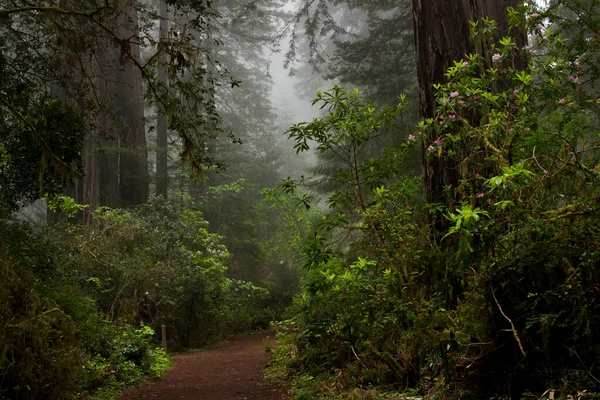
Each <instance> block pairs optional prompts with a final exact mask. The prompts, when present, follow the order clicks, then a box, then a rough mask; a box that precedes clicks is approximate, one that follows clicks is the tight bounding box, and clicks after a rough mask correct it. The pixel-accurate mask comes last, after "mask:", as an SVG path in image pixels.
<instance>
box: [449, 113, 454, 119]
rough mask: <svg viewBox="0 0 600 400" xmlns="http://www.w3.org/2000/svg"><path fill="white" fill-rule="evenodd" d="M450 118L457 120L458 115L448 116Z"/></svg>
mask: <svg viewBox="0 0 600 400" xmlns="http://www.w3.org/2000/svg"><path fill="white" fill-rule="evenodd" d="M448 118H450V119H456V115H454V114H450V115H448Z"/></svg>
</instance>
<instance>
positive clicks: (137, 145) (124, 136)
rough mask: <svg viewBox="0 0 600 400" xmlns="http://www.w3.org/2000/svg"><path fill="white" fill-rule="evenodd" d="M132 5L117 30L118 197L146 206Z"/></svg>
mask: <svg viewBox="0 0 600 400" xmlns="http://www.w3.org/2000/svg"><path fill="white" fill-rule="evenodd" d="M133 3H134V0H131V1H130V2H129V3H128V4H127V5H126V7H125V8H124V9H123V21H122V22H121V24H120V26H119V28H118V30H117V34H118V36H119V38H120V40H121V43H120V53H121V54H120V57H119V58H118V60H119V65H118V70H117V74H116V96H115V105H116V107H117V117H118V118H119V119H120V121H118V122H120V125H121V128H122V129H121V131H120V141H121V154H120V171H119V178H120V179H119V196H120V200H121V205H123V206H132V205H136V204H141V203H144V202H146V201H147V200H148V195H149V186H148V184H149V176H148V150H147V146H146V131H145V125H144V98H143V95H144V93H143V85H142V75H141V71H140V70H139V68H138V67H137V66H136V65H134V63H135V62H137V63H139V62H140V46H139V44H137V43H136V42H137V36H138V33H137V32H138V20H137V11H136V10H135V7H134V4H133ZM129 55H130V56H129ZM132 59H133V60H132Z"/></svg>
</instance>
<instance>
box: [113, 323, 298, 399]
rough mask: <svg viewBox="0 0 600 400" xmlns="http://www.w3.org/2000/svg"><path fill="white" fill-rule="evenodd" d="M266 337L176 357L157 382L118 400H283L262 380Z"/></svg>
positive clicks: (281, 393) (276, 389)
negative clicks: (171, 365)
mask: <svg viewBox="0 0 600 400" xmlns="http://www.w3.org/2000/svg"><path fill="white" fill-rule="evenodd" d="M267 336H268V334H266V333H260V334H255V335H252V336H245V337H240V338H236V339H232V340H231V341H229V342H227V343H225V344H223V345H222V346H219V347H218V348H216V349H214V350H206V351H198V352H194V353H187V354H179V355H176V356H174V357H173V361H174V364H173V367H172V368H171V369H170V370H169V371H168V372H167V373H166V374H165V375H164V376H163V377H162V378H160V379H159V380H157V381H155V382H152V383H149V384H146V385H142V386H140V387H138V388H135V389H130V390H128V391H126V392H125V393H124V394H123V396H122V397H121V400H138V399H153V400H178V399H190V400H191V399H194V400H195V399H201V400H234V399H235V400H245V399H246V400H259V399H261V400H287V399H289V397H288V396H286V395H285V392H284V390H282V388H280V387H278V386H276V385H274V384H272V383H270V382H268V381H266V380H265V378H264V363H265V362H266V361H267V360H268V359H269V356H268V355H267V354H266V353H265V351H264V350H265V344H266V342H265V340H271V341H272V339H267Z"/></svg>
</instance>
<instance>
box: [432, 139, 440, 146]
mask: <svg viewBox="0 0 600 400" xmlns="http://www.w3.org/2000/svg"><path fill="white" fill-rule="evenodd" d="M433 144H437V145H438V146H441V145H442V141H441V140H440V139H438V140H435V141H434V142H433Z"/></svg>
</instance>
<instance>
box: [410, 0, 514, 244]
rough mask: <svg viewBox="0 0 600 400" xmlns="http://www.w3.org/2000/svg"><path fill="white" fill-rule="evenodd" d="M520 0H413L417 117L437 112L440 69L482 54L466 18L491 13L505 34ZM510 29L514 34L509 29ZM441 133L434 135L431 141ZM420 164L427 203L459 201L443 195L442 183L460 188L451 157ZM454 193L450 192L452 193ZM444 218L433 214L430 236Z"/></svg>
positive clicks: (440, 229) (450, 205) (500, 33)
mask: <svg viewBox="0 0 600 400" xmlns="http://www.w3.org/2000/svg"><path fill="white" fill-rule="evenodd" d="M520 3H522V0H412V7H413V23H414V29H415V47H416V51H417V76H418V80H419V115H420V117H421V119H426V118H434V117H435V113H436V102H435V92H434V89H433V85H434V84H438V83H444V82H445V81H446V79H445V76H444V73H445V72H446V70H447V69H448V67H450V66H452V65H453V61H454V60H460V59H461V58H463V57H464V56H465V55H466V54H469V53H475V52H479V53H481V52H483V51H484V50H485V49H486V48H488V47H489V45H490V44H489V43H484V42H481V43H472V42H471V41H470V39H469V33H470V32H469V30H470V25H469V21H476V20H479V19H480V18H482V17H485V16H489V17H490V18H493V19H495V20H496V21H497V24H498V34H497V35H496V37H497V38H499V37H502V36H505V35H507V34H508V33H509V32H508V23H507V15H506V8H507V7H509V6H516V5H518V4H520ZM511 33H512V32H511ZM517 42H518V43H520V44H524V43H525V35H524V34H523V33H520V34H517ZM438 139H441V140H443V137H432V138H430V141H431V142H433V141H435V140H438ZM428 144H429V143H426V144H425V145H424V146H423V168H424V184H425V195H426V198H427V201H428V202H429V203H441V204H444V205H445V206H446V207H448V208H449V209H452V208H453V207H454V205H455V203H456V201H457V198H456V197H455V196H454V195H452V194H451V195H450V196H449V195H447V194H446V193H447V192H446V193H445V192H444V188H445V187H450V188H452V189H454V188H456V187H457V186H458V183H459V180H460V178H461V176H460V173H459V171H458V168H457V165H456V163H455V162H454V161H452V160H449V159H445V158H441V157H425V148H426V146H427V145H428ZM451 193H452V192H451ZM446 223H447V221H444V219H443V218H442V217H441V216H439V215H438V216H437V218H435V220H434V221H433V225H434V234H435V233H440V232H443V231H444V230H445V229H446V228H447V226H446Z"/></svg>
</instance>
